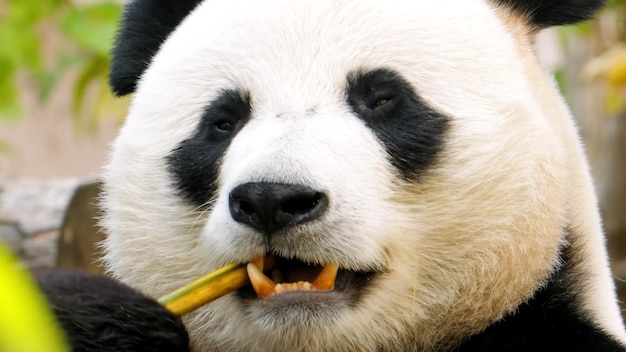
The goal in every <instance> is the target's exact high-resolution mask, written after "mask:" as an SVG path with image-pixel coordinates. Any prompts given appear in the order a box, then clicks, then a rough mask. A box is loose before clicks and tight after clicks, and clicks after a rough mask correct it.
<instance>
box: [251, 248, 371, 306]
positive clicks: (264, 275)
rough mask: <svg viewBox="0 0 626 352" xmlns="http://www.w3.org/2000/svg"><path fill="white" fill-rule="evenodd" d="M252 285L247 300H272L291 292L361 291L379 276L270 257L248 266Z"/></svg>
mask: <svg viewBox="0 0 626 352" xmlns="http://www.w3.org/2000/svg"><path fill="white" fill-rule="evenodd" d="M247 269H248V277H249V278H250V285H248V286H246V287H243V288H242V289H240V290H239V293H240V295H241V296H243V297H247V298H255V297H256V298H262V299H265V298H270V297H273V296H278V295H283V294H286V293H290V292H303V293H305V292H316V293H330V292H345V291H347V290H349V289H352V288H355V289H358V288H361V287H363V286H365V285H366V284H367V282H368V281H369V280H370V279H371V278H372V276H374V275H375V273H374V272H357V271H351V270H343V269H339V266H338V265H337V264H335V263H329V264H326V265H319V264H310V263H305V262H303V261H300V260H297V259H287V258H283V257H280V256H276V255H273V254H266V255H265V256H261V257H258V258H256V259H254V260H253V261H251V262H250V263H248V265H247Z"/></svg>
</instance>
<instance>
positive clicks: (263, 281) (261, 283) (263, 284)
mask: <svg viewBox="0 0 626 352" xmlns="http://www.w3.org/2000/svg"><path fill="white" fill-rule="evenodd" d="M247 269H248V277H249V278H250V283H251V284H252V288H254V292H256V294H257V296H259V297H261V298H264V297H269V296H271V295H273V294H274V289H275V288H276V283H275V282H274V281H272V279H270V278H269V277H267V276H265V274H263V272H262V271H261V269H259V268H258V267H257V266H256V265H255V264H254V263H248V266H247Z"/></svg>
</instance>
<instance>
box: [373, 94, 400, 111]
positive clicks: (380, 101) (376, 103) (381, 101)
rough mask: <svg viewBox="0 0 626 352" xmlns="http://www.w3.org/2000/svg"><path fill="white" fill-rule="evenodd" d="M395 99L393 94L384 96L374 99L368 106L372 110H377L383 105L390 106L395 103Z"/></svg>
mask: <svg viewBox="0 0 626 352" xmlns="http://www.w3.org/2000/svg"><path fill="white" fill-rule="evenodd" d="M393 101H394V97H392V96H388V97H384V98H376V99H372V100H371V102H370V103H369V104H368V106H367V107H368V108H369V109H370V110H376V109H379V108H382V107H389V106H390V105H391V104H392V103H393Z"/></svg>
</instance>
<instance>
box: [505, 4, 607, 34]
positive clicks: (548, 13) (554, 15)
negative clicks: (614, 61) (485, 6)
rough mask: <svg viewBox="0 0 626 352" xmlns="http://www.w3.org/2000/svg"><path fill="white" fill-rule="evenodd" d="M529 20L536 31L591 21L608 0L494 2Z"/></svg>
mask: <svg viewBox="0 0 626 352" xmlns="http://www.w3.org/2000/svg"><path fill="white" fill-rule="evenodd" d="M493 1H494V2H495V3H496V4H498V5H501V6H504V7H508V8H510V9H512V10H513V11H514V12H515V13H518V14H521V15H522V16H525V17H527V18H528V21H529V23H530V25H532V26H533V28H535V29H541V28H546V27H550V26H559V25H565V24H573V23H577V22H581V21H584V20H588V19H590V18H591V17H592V16H593V14H594V13H596V11H598V10H599V9H601V8H602V7H603V6H604V4H605V3H606V0H493Z"/></svg>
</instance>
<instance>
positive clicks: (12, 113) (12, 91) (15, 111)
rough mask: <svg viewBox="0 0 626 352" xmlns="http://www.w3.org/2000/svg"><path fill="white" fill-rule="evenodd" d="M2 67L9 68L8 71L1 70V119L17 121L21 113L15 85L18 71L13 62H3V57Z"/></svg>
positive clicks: (0, 65)
mask: <svg viewBox="0 0 626 352" xmlns="http://www.w3.org/2000/svg"><path fill="white" fill-rule="evenodd" d="M0 67H6V68H7V70H0V117H2V118H5V119H6V118H9V119H15V118H17V117H19V115H20V113H21V110H20V106H19V99H18V91H17V86H16V85H15V73H16V70H15V67H14V66H13V65H12V63H11V62H9V61H8V60H6V59H4V60H3V58H2V57H0Z"/></svg>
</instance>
